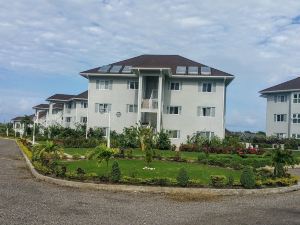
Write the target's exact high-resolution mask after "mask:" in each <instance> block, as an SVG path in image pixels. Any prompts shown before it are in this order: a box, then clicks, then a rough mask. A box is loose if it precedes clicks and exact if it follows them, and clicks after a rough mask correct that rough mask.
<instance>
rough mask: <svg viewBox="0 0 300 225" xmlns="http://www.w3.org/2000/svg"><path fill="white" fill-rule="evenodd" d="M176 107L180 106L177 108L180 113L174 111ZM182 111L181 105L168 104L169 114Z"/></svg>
mask: <svg viewBox="0 0 300 225" xmlns="http://www.w3.org/2000/svg"><path fill="white" fill-rule="evenodd" d="M176 108H178V109H177V112H178V113H174V112H175V111H176V110H175V109H176ZM171 112H172V113H171ZM181 112H182V107H181V106H173V105H170V106H167V114H169V115H181Z"/></svg>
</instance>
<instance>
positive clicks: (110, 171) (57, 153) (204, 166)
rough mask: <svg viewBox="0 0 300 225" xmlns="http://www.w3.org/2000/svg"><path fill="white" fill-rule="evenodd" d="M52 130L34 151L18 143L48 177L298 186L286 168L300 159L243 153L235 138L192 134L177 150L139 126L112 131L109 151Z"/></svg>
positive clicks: (95, 139) (93, 135)
mask: <svg viewBox="0 0 300 225" xmlns="http://www.w3.org/2000/svg"><path fill="white" fill-rule="evenodd" d="M55 129H56V130H55ZM55 129H53V130H52V131H50V132H49V133H50V135H49V134H47V138H45V139H42V138H41V139H40V141H39V144H36V145H34V146H32V145H31V144H30V143H29V142H28V141H26V139H20V140H19V141H18V144H19V146H20V147H21V149H23V151H24V152H25V153H26V154H27V156H28V157H29V158H30V159H31V161H32V163H33V165H34V167H35V168H36V169H37V170H38V171H39V172H40V173H42V174H44V175H47V176H53V177H58V178H61V179H68V180H76V181H83V182H94V183H116V184H134V185H159V186H181V187H217V188H265V187H278V186H290V185H293V184H296V183H297V178H296V177H293V176H291V175H290V174H288V172H287V166H293V165H295V164H298V162H299V154H294V152H292V151H290V150H282V149H274V150H266V149H262V148H246V147H245V146H244V145H243V144H242V143H241V142H240V140H239V138H237V137H227V138H225V139H224V140H221V139H218V138H212V139H211V140H208V139H206V138H203V137H201V136H199V135H194V136H191V137H188V141H187V143H185V144H182V145H181V146H180V147H179V149H176V147H175V146H172V145H171V142H170V139H169V138H168V134H167V133H166V132H164V131H162V132H160V133H158V134H157V135H156V134H154V132H153V130H152V128H151V127H143V126H137V127H130V128H125V129H124V131H123V133H121V134H117V133H115V132H112V134H111V143H112V148H108V147H106V142H105V139H104V137H103V135H102V134H101V130H89V132H88V137H89V138H88V139H87V140H86V139H85V138H81V137H82V136H83V135H82V134H81V135H78V132H76V131H72V130H69V129H65V128H64V129H65V130H64V132H61V131H59V130H58V129H63V128H55ZM62 134H64V136H62ZM49 136H51V138H49ZM47 139H48V140H47ZM49 139H50V140H49Z"/></svg>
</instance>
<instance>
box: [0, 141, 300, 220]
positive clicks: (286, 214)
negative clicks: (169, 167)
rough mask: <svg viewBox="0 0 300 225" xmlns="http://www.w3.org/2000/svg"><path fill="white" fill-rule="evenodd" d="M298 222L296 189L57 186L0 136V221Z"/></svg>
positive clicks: (299, 199)
mask: <svg viewBox="0 0 300 225" xmlns="http://www.w3.org/2000/svg"><path fill="white" fill-rule="evenodd" d="M6 224H9V225H13V224H16V225H23V224H24V225H29V224H37V225H42V224H59V225H64V224H72V225H75V224H84V225H88V224H109V225H119V224H124V225H125V224H126V225H135V224H137V225H143V224H149V225H155V224H163V225H168V224H172V225H177V224H185V225H193V224H195V225H200V224H203V225H209V224H222V225H226V224H230V225H235V224H237V225H242V224H268V225H269V224H278V225H286V224H295V225H296V224H297V225H299V224H300V192H299V191H298V192H292V193H287V194H276V195H267V196H264V197H262V196H245V197H224V198H217V199H210V200H207V199H206V200H201V198H199V199H198V200H197V201H195V200H193V201H181V200H180V199H179V198H177V197H176V198H175V199H174V198H173V197H172V198H171V197H170V196H164V195H150V194H142V193H113V192H105V191H91V190H79V189H73V188H65V187H59V186H55V185H51V184H48V183H44V182H39V181H37V180H35V179H34V178H33V177H32V176H31V174H30V173H29V171H28V170H27V168H26V165H25V162H24V160H23V159H22V157H21V154H20V152H19V150H18V148H17V146H16V144H15V143H14V142H13V141H10V140H3V139H0V225H6Z"/></svg>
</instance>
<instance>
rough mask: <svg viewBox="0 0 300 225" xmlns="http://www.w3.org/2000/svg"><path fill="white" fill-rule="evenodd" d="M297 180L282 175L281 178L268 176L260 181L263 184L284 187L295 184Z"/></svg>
mask: <svg viewBox="0 0 300 225" xmlns="http://www.w3.org/2000/svg"><path fill="white" fill-rule="evenodd" d="M297 182H298V180H297V178H295V177H282V178H273V179H272V178H269V179H266V180H263V181H262V184H263V185H266V186H271V187H276V186H280V187H284V186H291V185H294V184H297Z"/></svg>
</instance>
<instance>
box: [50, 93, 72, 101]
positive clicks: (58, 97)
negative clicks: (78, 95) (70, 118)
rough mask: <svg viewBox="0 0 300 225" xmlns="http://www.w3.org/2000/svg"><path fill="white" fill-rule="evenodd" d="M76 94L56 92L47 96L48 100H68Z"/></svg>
mask: <svg viewBox="0 0 300 225" xmlns="http://www.w3.org/2000/svg"><path fill="white" fill-rule="evenodd" d="M74 96H75V95H66V94H55V95H52V96H50V97H49V98H47V99H46V100H47V101H50V100H60V101H68V100H69V99H71V98H73V97H74Z"/></svg>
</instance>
